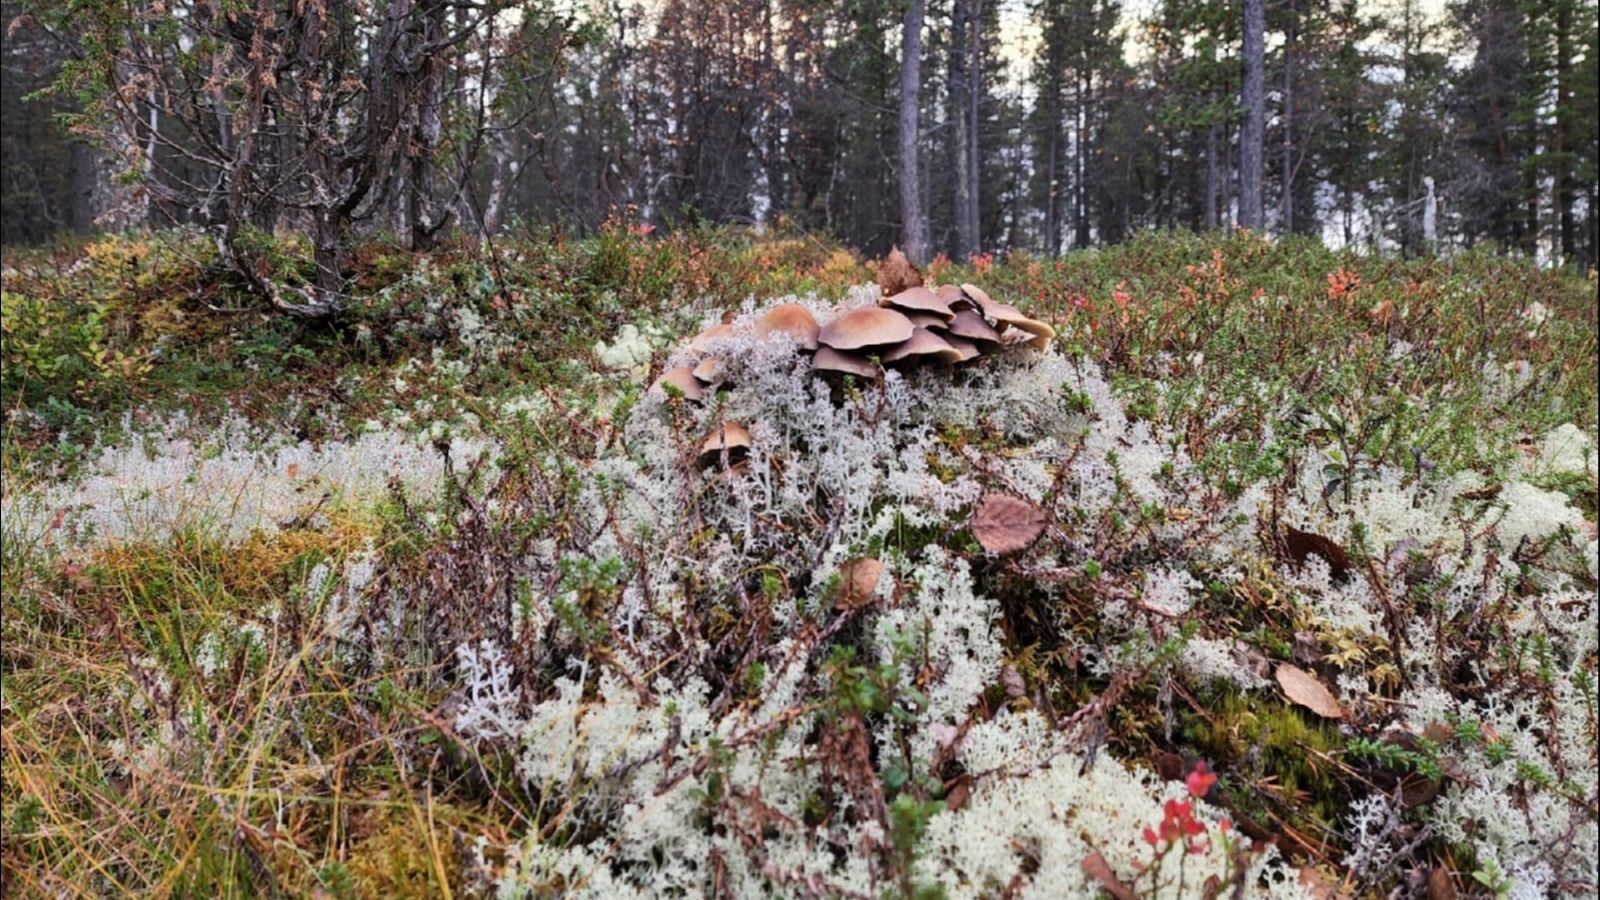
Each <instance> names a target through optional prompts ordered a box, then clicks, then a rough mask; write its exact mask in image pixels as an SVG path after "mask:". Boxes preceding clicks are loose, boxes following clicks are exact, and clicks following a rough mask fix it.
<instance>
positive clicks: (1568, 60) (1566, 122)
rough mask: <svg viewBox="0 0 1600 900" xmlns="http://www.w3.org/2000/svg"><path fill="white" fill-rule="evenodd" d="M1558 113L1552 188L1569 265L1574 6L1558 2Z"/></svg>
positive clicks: (1573, 227)
mask: <svg viewBox="0 0 1600 900" xmlns="http://www.w3.org/2000/svg"><path fill="white" fill-rule="evenodd" d="M1555 25H1556V33H1555V39H1556V48H1555V50H1556V58H1555V64H1556V110H1555V133H1554V134H1553V135H1552V136H1551V148H1550V149H1551V156H1552V157H1553V159H1554V166H1553V170H1552V172H1551V182H1552V188H1553V190H1554V191H1555V197H1554V198H1553V199H1554V201H1555V202H1554V206H1555V208H1556V217H1557V225H1556V227H1557V228H1558V229H1559V245H1558V246H1559V248H1560V256H1559V260H1560V262H1562V263H1570V262H1572V261H1573V260H1574V259H1576V258H1577V255H1578V244H1577V221H1576V219H1575V218H1574V217H1573V195H1574V193H1575V190H1574V188H1575V186H1574V184H1573V178H1572V166H1571V165H1570V164H1569V160H1568V159H1567V153H1568V150H1567V141H1568V130H1569V127H1570V120H1571V118H1572V44H1573V40H1572V39H1573V34H1572V4H1571V3H1569V2H1558V3H1557V4H1556V22H1555Z"/></svg>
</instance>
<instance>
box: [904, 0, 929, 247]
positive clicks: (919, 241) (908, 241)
mask: <svg viewBox="0 0 1600 900" xmlns="http://www.w3.org/2000/svg"><path fill="white" fill-rule="evenodd" d="M926 11H927V0H911V3H910V4H909V5H908V6H907V8H906V21H905V32H904V34H905V37H904V40H903V41H902V42H901V45H900V47H901V50H900V52H901V58H900V173H899V174H900V229H901V236H900V240H901V249H902V250H903V251H904V253H905V255H906V256H907V257H908V258H909V259H910V260H911V261H912V262H913V263H916V264H918V265H922V264H924V263H926V262H927V261H928V244H927V237H926V234H927V224H926V222H924V221H923V213H922V194H921V185H920V184H918V179H917V172H918V169H917V121H918V113H919V111H920V103H919V102H918V97H919V95H920V93H921V91H920V88H921V85H922V21H923V16H924V14H925V13H926Z"/></svg>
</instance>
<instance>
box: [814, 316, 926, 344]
mask: <svg viewBox="0 0 1600 900" xmlns="http://www.w3.org/2000/svg"><path fill="white" fill-rule="evenodd" d="M911 329H912V325H911V320H910V319H908V318H906V317H905V315H904V314H902V313H900V312H898V311H896V310H892V309H886V308H884V307H882V306H864V307H862V308H860V309H852V310H850V311H849V312H847V313H845V314H844V315H842V316H840V317H839V318H837V319H834V320H833V321H832V322H829V323H828V324H826V325H824V326H822V330H821V331H820V332H818V333H817V341H818V342H819V343H821V344H824V345H826V346H829V347H832V348H833V349H835V350H859V349H861V348H862V347H876V346H879V345H882V344H898V343H900V342H901V341H903V340H905V339H906V338H908V337H911Z"/></svg>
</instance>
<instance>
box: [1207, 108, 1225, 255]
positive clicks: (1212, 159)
mask: <svg viewBox="0 0 1600 900" xmlns="http://www.w3.org/2000/svg"><path fill="white" fill-rule="evenodd" d="M1216 101H1217V96H1216V92H1215V91H1213V92H1212V94H1211V105H1212V108H1215V107H1216ZM1221 127H1222V126H1221V124H1220V123H1218V122H1216V121H1213V122H1212V123H1211V124H1210V125H1209V126H1207V127H1206V206H1205V210H1206V211H1205V224H1206V230H1207V231H1210V230H1212V229H1215V228H1216V227H1217V132H1218V131H1220V130H1221Z"/></svg>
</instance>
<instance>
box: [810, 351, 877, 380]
mask: <svg viewBox="0 0 1600 900" xmlns="http://www.w3.org/2000/svg"><path fill="white" fill-rule="evenodd" d="M811 368H812V370H813V371H817V372H841V373H843V374H845V375H854V376H856V377H858V378H877V377H878V367H877V366H875V365H873V364H872V360H870V359H867V358H866V357H864V356H862V355H860V354H859V353H843V352H840V351H838V350H835V349H833V348H832V347H818V348H817V353H816V355H815V356H813V357H811Z"/></svg>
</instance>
